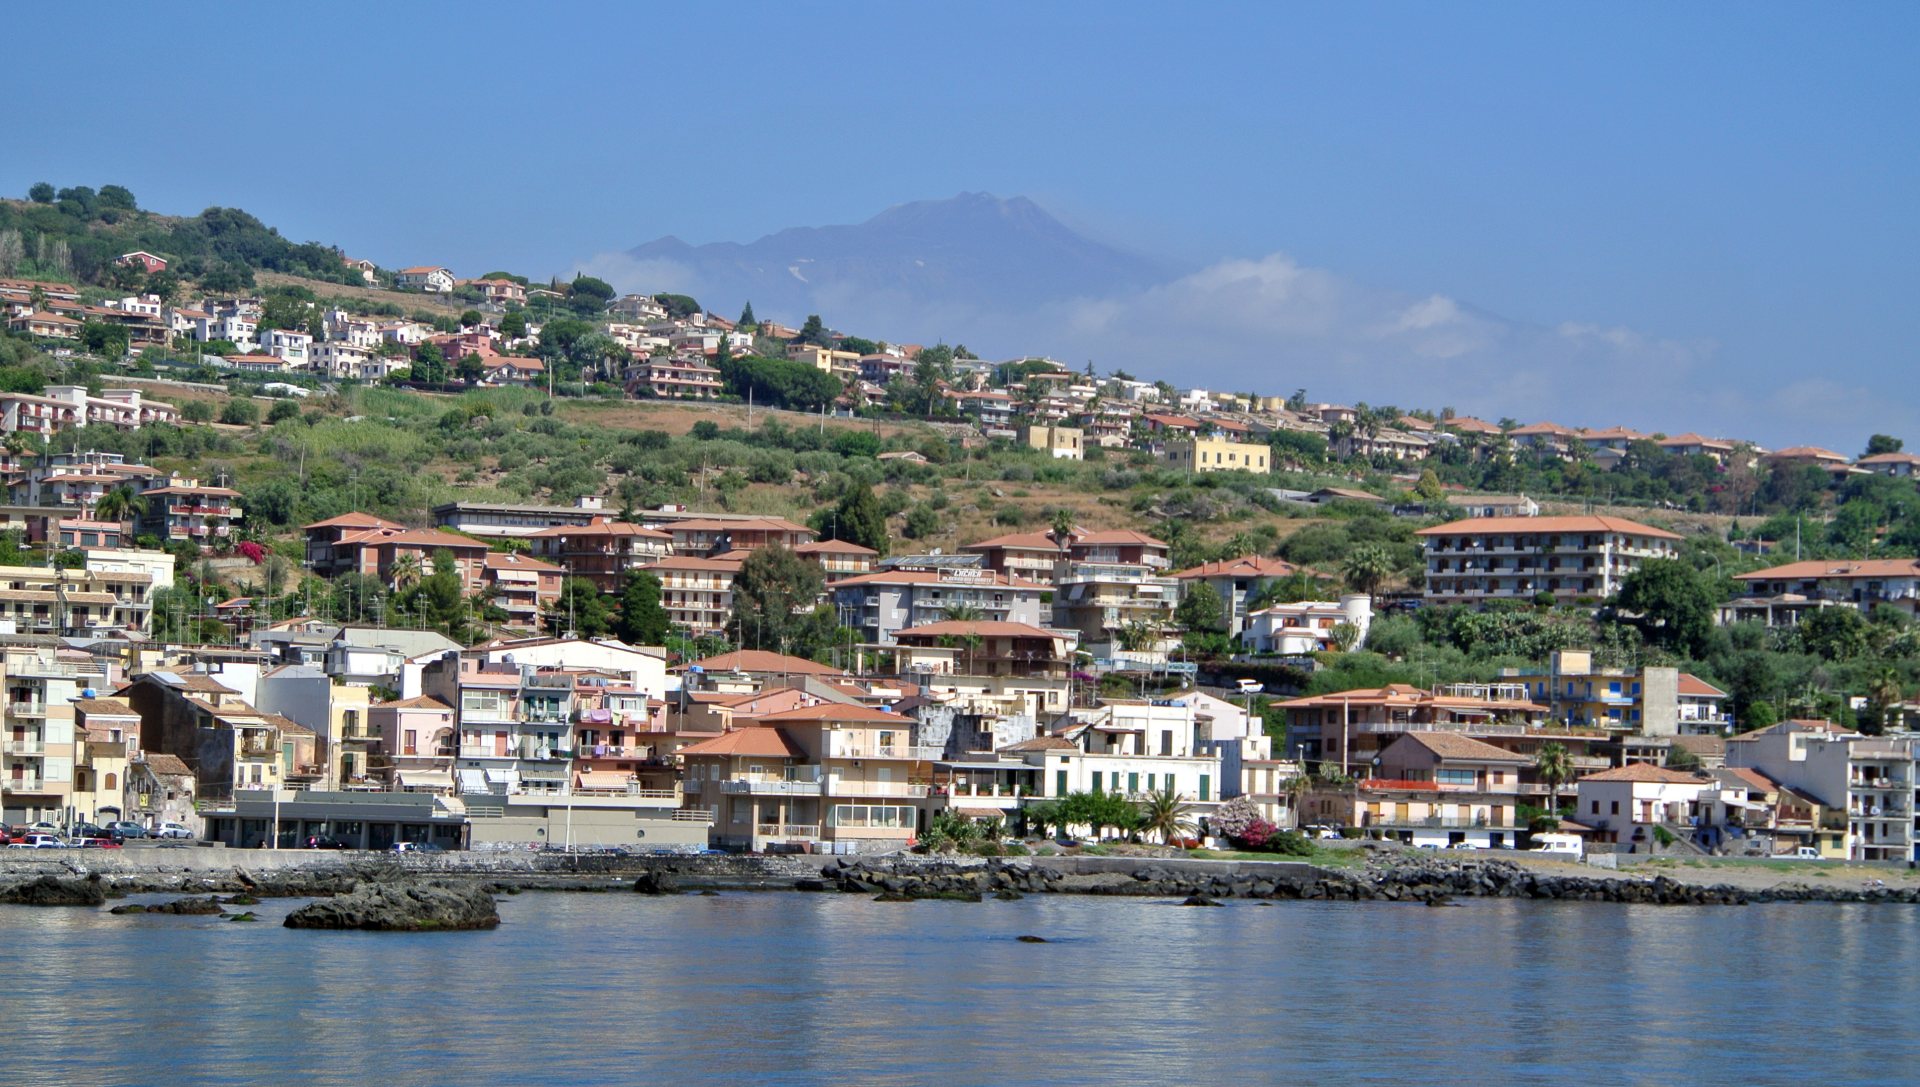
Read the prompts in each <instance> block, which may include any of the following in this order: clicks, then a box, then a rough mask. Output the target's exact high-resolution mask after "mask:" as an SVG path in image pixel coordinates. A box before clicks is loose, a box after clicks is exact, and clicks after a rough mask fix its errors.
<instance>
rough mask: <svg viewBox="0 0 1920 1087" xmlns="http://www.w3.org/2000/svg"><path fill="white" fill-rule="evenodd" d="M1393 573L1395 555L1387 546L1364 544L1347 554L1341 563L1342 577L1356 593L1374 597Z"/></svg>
mask: <svg viewBox="0 0 1920 1087" xmlns="http://www.w3.org/2000/svg"><path fill="white" fill-rule="evenodd" d="M1392 573H1393V553H1392V552H1390V551H1388V550H1387V548H1386V547H1385V545H1383V544H1378V543H1363V544H1360V545H1359V546H1357V547H1355V548H1353V549H1352V550H1351V551H1348V552H1347V555H1346V557H1345V558H1344V559H1342V560H1341V561H1340V576H1341V577H1343V578H1345V579H1346V582H1347V585H1348V587H1349V588H1351V589H1353V591H1355V592H1360V593H1366V594H1367V595H1368V596H1372V595H1374V594H1375V593H1376V592H1378V591H1379V589H1380V583H1381V582H1383V581H1385V580H1386V579H1387V577H1388V576H1389V575H1390V574H1392Z"/></svg>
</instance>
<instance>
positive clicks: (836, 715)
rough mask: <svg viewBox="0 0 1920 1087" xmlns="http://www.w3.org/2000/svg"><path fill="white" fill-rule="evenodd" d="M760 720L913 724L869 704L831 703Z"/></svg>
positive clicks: (771, 722)
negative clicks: (848, 704)
mask: <svg viewBox="0 0 1920 1087" xmlns="http://www.w3.org/2000/svg"><path fill="white" fill-rule="evenodd" d="M760 720H761V721H762V722H764V723H766V724H779V723H781V722H783V721H796V722H797V721H851V722H854V723H857V724H874V725H901V726H906V725H911V724H913V720H912V719H911V718H907V717H902V716H900V715H899V714H897V713H888V712H887V711H885V710H877V709H874V708H872V707H870V706H840V705H834V704H831V703H829V704H826V705H820V706H800V707H797V708H795V709H790V710H781V711H780V712H779V713H769V714H767V715H766V716H765V717H762V718H760Z"/></svg>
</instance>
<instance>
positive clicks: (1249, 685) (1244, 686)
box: [1239, 679, 1267, 694]
mask: <svg viewBox="0 0 1920 1087" xmlns="http://www.w3.org/2000/svg"><path fill="white" fill-rule="evenodd" d="M1239 687H1240V693H1241V694H1259V693H1260V692H1261V691H1264V690H1266V689H1267V685H1266V684H1264V683H1262V682H1260V681H1259V680H1257V679H1243V680H1241V681H1240V683H1239Z"/></svg>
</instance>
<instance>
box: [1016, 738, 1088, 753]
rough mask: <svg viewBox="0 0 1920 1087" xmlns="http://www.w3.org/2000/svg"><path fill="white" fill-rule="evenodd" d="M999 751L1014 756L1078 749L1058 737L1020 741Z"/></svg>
mask: <svg viewBox="0 0 1920 1087" xmlns="http://www.w3.org/2000/svg"><path fill="white" fill-rule="evenodd" d="M1000 750H1001V751H1007V752H1012V753H1014V754H1025V753H1026V752H1029V751H1078V750H1080V749H1079V748H1078V747H1075V746H1074V745H1073V744H1072V743H1070V742H1068V741H1066V740H1063V739H1061V738H1060V737H1058V736H1036V737H1034V738H1033V739H1031V740H1021V741H1020V742H1019V743H1013V744H1008V745H1007V746H1005V747H1003V748H1001V749H1000Z"/></svg>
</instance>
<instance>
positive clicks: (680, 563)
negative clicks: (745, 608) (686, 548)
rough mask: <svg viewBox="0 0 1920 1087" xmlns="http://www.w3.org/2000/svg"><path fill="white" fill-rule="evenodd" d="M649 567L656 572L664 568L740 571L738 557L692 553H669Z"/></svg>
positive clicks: (733, 572)
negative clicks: (704, 556) (701, 556)
mask: <svg viewBox="0 0 1920 1087" xmlns="http://www.w3.org/2000/svg"><path fill="white" fill-rule="evenodd" d="M647 569H649V570H652V571H655V572H656V573H657V572H659V571H662V570H666V571H673V570H686V571H689V572H697V571H705V572H707V573H711V574H737V573H739V572H740V560H738V559H701V558H695V557H694V556H692V555H668V556H667V557H666V558H664V559H661V560H660V561H659V562H656V563H654V564H653V565H652V566H649V567H647Z"/></svg>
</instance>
